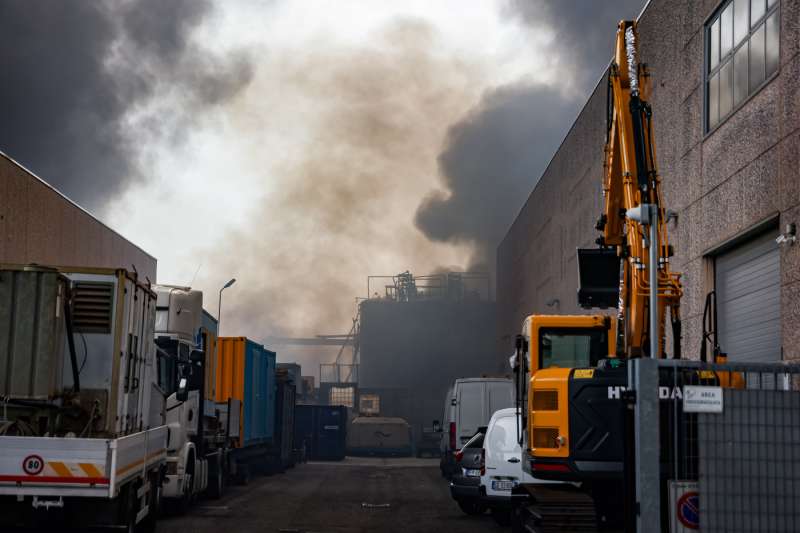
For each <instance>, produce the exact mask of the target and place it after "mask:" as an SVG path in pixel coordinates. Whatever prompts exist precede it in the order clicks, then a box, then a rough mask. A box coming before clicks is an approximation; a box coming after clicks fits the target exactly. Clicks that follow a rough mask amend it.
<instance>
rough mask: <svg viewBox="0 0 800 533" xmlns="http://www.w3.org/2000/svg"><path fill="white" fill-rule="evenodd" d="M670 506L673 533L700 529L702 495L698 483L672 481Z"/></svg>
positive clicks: (670, 483)
mask: <svg viewBox="0 0 800 533" xmlns="http://www.w3.org/2000/svg"><path fill="white" fill-rule="evenodd" d="M669 506H670V516H669V521H670V531H671V532H672V533H687V532H689V531H697V530H699V529H700V495H699V493H698V489H697V482H696V481H670V482H669Z"/></svg>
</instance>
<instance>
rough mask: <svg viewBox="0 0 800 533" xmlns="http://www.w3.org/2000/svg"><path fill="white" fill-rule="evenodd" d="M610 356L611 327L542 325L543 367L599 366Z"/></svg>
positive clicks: (540, 360) (540, 347)
mask: <svg viewBox="0 0 800 533" xmlns="http://www.w3.org/2000/svg"><path fill="white" fill-rule="evenodd" d="M606 357H608V330H607V329H605V328H603V329H601V328H542V329H540V330H539V368H550V367H560V368H581V367H595V366H597V363H598V361H599V360H600V359H603V358H606Z"/></svg>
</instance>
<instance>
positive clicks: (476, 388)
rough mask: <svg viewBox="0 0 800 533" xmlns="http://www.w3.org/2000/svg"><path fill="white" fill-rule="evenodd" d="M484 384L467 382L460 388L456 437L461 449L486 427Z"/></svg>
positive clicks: (481, 382)
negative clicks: (480, 429) (480, 428)
mask: <svg viewBox="0 0 800 533" xmlns="http://www.w3.org/2000/svg"><path fill="white" fill-rule="evenodd" d="M484 383H485V382H483V381H466V382H464V383H461V384H460V385H459V387H458V396H457V399H456V401H457V403H456V437H457V439H458V440H457V442H456V444H457V445H458V447H459V448H461V445H462V444H464V443H465V442H467V441H468V440H469V439H470V437H472V436H473V435H474V434H475V432H476V431H477V430H478V427H480V426H484V425H486V423H487V422H488V419H487V418H486V417H485V415H484V404H485V403H486V402H485V400H484V388H485V387H484Z"/></svg>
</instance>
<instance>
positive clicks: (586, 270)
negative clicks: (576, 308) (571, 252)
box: [578, 248, 619, 309]
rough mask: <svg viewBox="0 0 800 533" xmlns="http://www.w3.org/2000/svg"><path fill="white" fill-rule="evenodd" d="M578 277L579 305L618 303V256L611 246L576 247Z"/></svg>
mask: <svg viewBox="0 0 800 533" xmlns="http://www.w3.org/2000/svg"><path fill="white" fill-rule="evenodd" d="M578 278H579V282H580V285H579V288H578V305H580V306H581V307H583V308H585V309H591V308H594V307H599V308H600V309H607V308H609V307H612V308H613V307H617V306H618V305H619V257H618V256H617V252H616V251H615V250H614V249H613V248H578Z"/></svg>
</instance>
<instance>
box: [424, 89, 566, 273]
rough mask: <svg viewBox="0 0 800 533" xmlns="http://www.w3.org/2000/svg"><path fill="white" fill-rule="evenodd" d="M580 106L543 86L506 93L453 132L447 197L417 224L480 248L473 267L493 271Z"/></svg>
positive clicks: (432, 203) (444, 168)
mask: <svg viewBox="0 0 800 533" xmlns="http://www.w3.org/2000/svg"><path fill="white" fill-rule="evenodd" d="M577 107H578V106H577V101H576V100H574V99H571V98H569V97H566V96H565V95H563V94H561V93H559V92H558V91H557V90H556V89H553V88H549V87H545V86H522V85H518V86H510V87H502V88H500V89H497V90H495V91H493V92H491V93H488V94H486V95H485V96H484V97H483V99H482V100H481V102H480V104H479V106H478V107H477V108H476V109H473V110H472V111H471V112H470V113H469V115H468V116H467V117H465V118H464V119H463V120H461V121H460V122H459V123H457V124H455V125H454V126H452V127H451V128H450V131H449V133H448V137H447V144H446V148H445V150H444V151H443V152H442V153H441V155H439V169H440V173H441V176H442V180H443V182H444V183H443V185H444V186H445V187H446V189H447V191H448V192H444V191H434V192H433V193H431V194H430V195H429V196H428V197H427V198H425V200H424V201H423V202H422V205H420V207H419V209H418V210H417V216H416V223H417V226H418V227H419V228H420V229H421V230H422V231H423V232H424V233H425V234H426V235H427V236H428V237H429V238H431V239H434V240H437V241H450V240H454V241H465V242H472V243H473V244H474V245H475V253H474V256H473V258H472V264H471V265H470V268H472V269H476V270H487V269H488V270H489V271H493V261H491V258H492V257H493V253H494V246H496V244H497V243H498V242H499V241H500V239H502V237H503V235H504V233H505V231H506V229H507V228H508V225H509V224H510V223H511V221H512V220H513V219H514V217H515V216H516V215H517V213H518V212H519V209H520V207H521V206H522V204H523V203H524V201H525V199H526V198H527V197H528V195H529V194H530V191H531V188H532V187H533V184H534V183H535V182H536V179H538V177H539V175H540V174H541V173H542V171H543V170H544V167H545V165H546V164H547V161H548V160H549V158H550V156H552V154H553V152H554V151H555V149H556V148H557V147H558V143H559V142H560V140H561V139H562V138H563V136H564V133H565V132H566V128H567V127H568V126H569V121H570V120H572V119H573V118H574V117H575V114H576V110H577Z"/></svg>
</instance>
